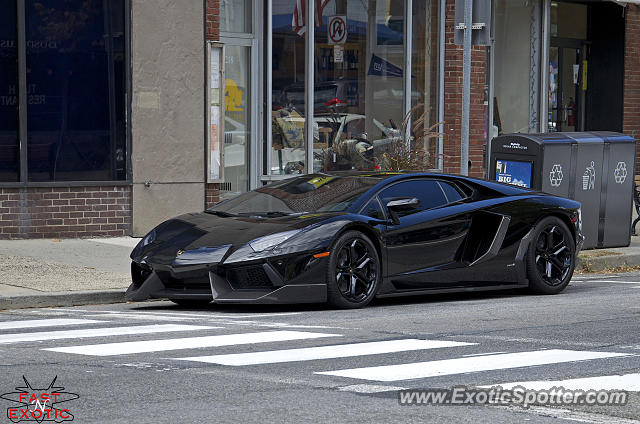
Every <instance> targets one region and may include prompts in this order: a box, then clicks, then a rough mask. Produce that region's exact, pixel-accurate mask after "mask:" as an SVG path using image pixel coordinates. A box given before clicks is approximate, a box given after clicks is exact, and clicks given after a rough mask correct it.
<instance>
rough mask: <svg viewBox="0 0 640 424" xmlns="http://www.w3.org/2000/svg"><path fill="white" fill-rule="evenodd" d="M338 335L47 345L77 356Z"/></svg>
mask: <svg viewBox="0 0 640 424" xmlns="http://www.w3.org/2000/svg"><path fill="white" fill-rule="evenodd" d="M339 336H340V334H326V333H309V332H305V331H263V332H257V333H238V334H223V335H217V336H203V337H184V338H178V339H165V340H141V341H135V342H122V343H103V344H95V345H83V346H67V347H54V348H46V349H43V350H50V351H53V352H64V353H75V354H78V355H92V356H114V355H128V354H133V353H146V352H161V351H167V350H180V349H195V348H202V347H218V346H232V345H243V344H253V343H267V342H279V341H287V340H305V339H316V338H321V337H339Z"/></svg>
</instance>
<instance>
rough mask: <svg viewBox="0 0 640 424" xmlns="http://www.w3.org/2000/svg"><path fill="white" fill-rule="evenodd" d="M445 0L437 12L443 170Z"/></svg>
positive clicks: (440, 159)
mask: <svg viewBox="0 0 640 424" xmlns="http://www.w3.org/2000/svg"><path fill="white" fill-rule="evenodd" d="M446 11H447V0H440V5H439V6H438V12H439V13H440V18H439V19H438V68H439V69H438V99H439V102H438V122H440V125H438V132H439V133H440V136H439V137H438V169H439V170H441V171H444V58H445V49H446V43H445V19H446V18H447V16H446Z"/></svg>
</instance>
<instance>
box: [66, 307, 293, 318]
mask: <svg viewBox="0 0 640 424" xmlns="http://www.w3.org/2000/svg"><path fill="white" fill-rule="evenodd" d="M76 311H80V312H91V313H101V314H113V315H122V314H132V313H135V314H144V315H151V316H155V315H160V316H165V315H169V316H181V317H200V318H212V319H213V318H225V319H230V320H231V319H243V318H263V317H282V316H292V315H300V314H301V312H274V313H272V314H245V315H237V314H215V313H212V314H192V313H188V312H164V311H162V312H160V311H139V310H128V311H100V310H98V311H88V310H79V309H76Z"/></svg>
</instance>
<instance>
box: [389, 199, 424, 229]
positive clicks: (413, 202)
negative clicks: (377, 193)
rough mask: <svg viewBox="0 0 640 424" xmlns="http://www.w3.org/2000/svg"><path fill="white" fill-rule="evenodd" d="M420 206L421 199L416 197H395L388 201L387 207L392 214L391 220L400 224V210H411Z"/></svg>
mask: <svg viewBox="0 0 640 424" xmlns="http://www.w3.org/2000/svg"><path fill="white" fill-rule="evenodd" d="M418 206H420V200H419V199H417V198H415V197H408V198H400V199H393V200H390V201H389V202H387V209H388V210H389V214H390V215H391V220H392V221H393V223H394V224H395V225H398V224H400V218H399V217H398V212H400V211H410V210H412V209H416V208H417V207H418Z"/></svg>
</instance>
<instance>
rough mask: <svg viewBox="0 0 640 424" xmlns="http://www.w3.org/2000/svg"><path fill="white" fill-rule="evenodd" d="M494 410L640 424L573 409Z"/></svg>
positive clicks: (604, 423) (595, 423) (611, 423)
mask: <svg viewBox="0 0 640 424" xmlns="http://www.w3.org/2000/svg"><path fill="white" fill-rule="evenodd" d="M492 408H498V409H506V410H508V411H511V412H514V411H515V412H520V413H525V414H535V415H538V416H542V417H545V418H558V419H561V420H568V421H576V422H579V423H590V424H640V421H637V420H633V419H629V418H622V417H615V416H611V415H604V414H597V413H592V412H582V411H575V410H571V409H561V408H552V407H547V406H533V405H532V406H529V407H527V408H521V407H516V406H492Z"/></svg>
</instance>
